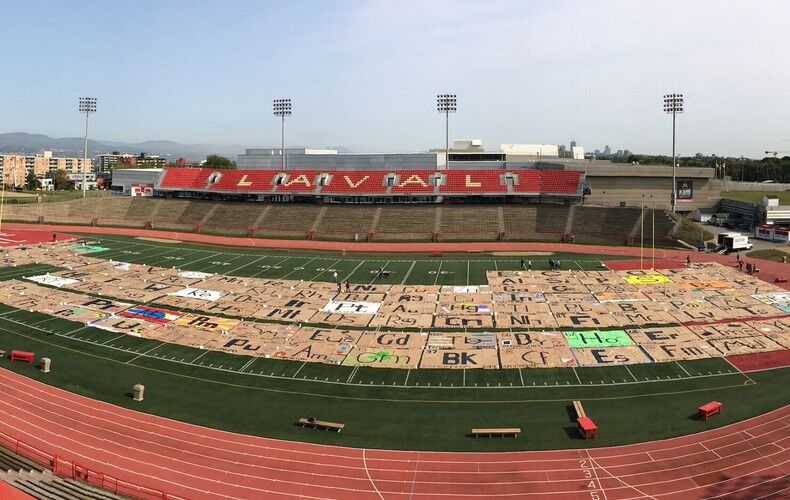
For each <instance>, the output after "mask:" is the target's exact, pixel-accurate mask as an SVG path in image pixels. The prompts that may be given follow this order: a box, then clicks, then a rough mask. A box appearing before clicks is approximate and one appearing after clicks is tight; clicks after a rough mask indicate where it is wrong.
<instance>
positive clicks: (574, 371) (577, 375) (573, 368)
mask: <svg viewBox="0 0 790 500" xmlns="http://www.w3.org/2000/svg"><path fill="white" fill-rule="evenodd" d="M571 369H572V370H573V374H574V375H576V381H577V382H579V385H582V380H581V379H580V378H579V374H578V373H576V367H575V366H571Z"/></svg>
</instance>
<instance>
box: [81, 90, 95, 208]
mask: <svg viewBox="0 0 790 500" xmlns="http://www.w3.org/2000/svg"><path fill="white" fill-rule="evenodd" d="M95 112H96V98H95V97H80V113H85V147H84V148H83V150H82V197H83V198H85V197H86V196H87V193H88V191H87V189H88V116H90V114H91V113H95Z"/></svg>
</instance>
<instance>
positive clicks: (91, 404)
mask: <svg viewBox="0 0 790 500" xmlns="http://www.w3.org/2000/svg"><path fill="white" fill-rule="evenodd" d="M455 149H457V148H454V150H455ZM505 149H507V150H509V151H510V153H508V154H504V153H503V154H501V155H491V154H485V153H482V152H456V153H452V154H450V155H449V160H450V161H449V162H448V161H447V159H448V158H447V156H446V155H443V154H442V153H429V154H415V155H395V154H393V155H338V154H335V153H331V152H326V151H318V152H310V151H307V150H301V151H290V150H288V151H287V153H288V154H287V165H286V158H283V157H282V156H280V155H277V154H274V150H248V151H247V153H246V154H245V155H241V156H240V157H239V161H238V163H239V168H237V169H229V170H223V169H212V168H179V167H172V168H166V169H163V170H145V169H142V170H136V171H135V170H119V171H117V172H116V175H115V176H114V178H113V186H114V189H117V190H118V191H119V193H118V194H121V196H108V195H105V196H90V197H85V198H79V199H74V200H69V201H61V202H54V203H32V204H5V206H4V212H3V215H2V219H3V226H2V229H3V237H4V242H5V246H4V252H3V268H2V270H0V272H2V278H3V279H2V282H0V325H1V326H0V343H2V348H3V350H4V351H6V353H4V359H3V360H2V363H3V365H4V366H3V368H5V370H3V371H2V376H3V379H4V381H3V382H4V386H5V387H6V397H5V398H4V401H3V403H2V404H3V405H4V408H3V410H4V413H5V415H6V416H5V417H4V419H3V423H4V427H3V430H2V433H0V437H1V438H2V444H3V445H4V446H5V447H6V449H5V450H4V457H5V458H4V460H5V461H6V463H8V464H9V472H8V473H7V474H6V475H5V476H4V477H3V479H4V480H5V481H6V482H7V483H8V484H10V485H12V486H14V487H15V488H17V489H15V490H14V491H19V490H22V491H24V492H26V493H27V494H28V495H31V496H33V497H34V498H71V497H75V496H79V495H82V496H83V497H86V498H88V497H90V498H117V497H118V496H117V495H121V496H128V497H133V498H146V499H147V498H169V499H182V498H183V499H186V498H294V497H301V498H338V499H340V498H405V497H409V498H482V497H486V498H488V497H501V498H544V497H545V496H546V495H551V496H556V497H558V498H573V499H575V498H579V499H585V500H586V499H593V500H595V499H600V498H609V499H613V498H724V497H726V498H781V497H782V496H783V495H786V494H787V492H788V488H790V479H789V478H790V476H788V474H787V472H786V468H787V466H788V465H787V464H788V460H790V451H788V438H787V428H788V426H789V425H790V412H789V411H788V405H787V390H786V384H787V378H788V376H789V375H790V367H788V365H789V364H790V356H789V355H788V353H789V352H790V351H788V349H790V298H788V295H787V289H788V285H787V277H788V273H787V271H786V269H785V267H784V265H783V264H782V263H781V262H778V261H772V260H767V259H758V258H755V257H752V256H750V255H748V254H744V255H743V260H748V261H749V263H750V264H753V265H754V268H755V269H757V272H755V273H745V272H743V271H742V270H740V269H739V268H738V264H739V262H740V261H741V256H740V255H738V256H737V257H736V256H734V255H724V254H718V253H705V252H697V248H698V247H701V246H703V245H704V242H705V240H706V239H709V236H708V237H706V236H705V234H704V230H703V228H701V227H699V226H697V225H695V224H693V223H691V222H689V220H688V219H687V218H685V217H681V216H680V214H678V213H673V212H672V210H671V208H672V192H673V184H672V179H673V178H675V172H673V169H672V168H671V167H666V166H640V165H617V166H615V165H613V164H610V163H608V162H595V161H589V160H573V159H559V158H554V159H552V158H544V157H543V153H541V154H540V157H539V158H535V157H534V156H535V155H534V154H531V153H528V154H522V155H521V156H519V155H517V154H513V153H512V152H513V151H514V150H518V148H514V147H510V148H503V150H505ZM522 149H525V148H522ZM484 155H485V156H484ZM679 170H680V171H681V173H682V175H681V176H678V177H677V179H676V182H677V184H676V185H675V186H674V187H675V189H676V191H677V193H678V198H677V202H678V203H677V211H678V212H680V211H682V212H684V213H685V214H688V213H690V212H692V211H694V210H698V209H700V208H709V207H710V206H711V200H718V198H720V197H721V189H722V187H721V181H720V180H719V179H717V178H716V175H715V172H714V171H713V169H697V168H695V169H679ZM123 194H125V195H123ZM681 196H682V197H681ZM77 488H82V489H81V490H79V491H81V493H76V491H78V490H77ZM97 488H99V489H97ZM69 492H70V493H69ZM4 494H5V492H4ZM8 494H9V495H10V494H11V493H8ZM102 495H103V496H102Z"/></svg>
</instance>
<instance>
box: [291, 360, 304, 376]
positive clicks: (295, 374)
mask: <svg viewBox="0 0 790 500" xmlns="http://www.w3.org/2000/svg"><path fill="white" fill-rule="evenodd" d="M306 364H307V361H305V362H304V363H302V366H300V367H299V369H298V370H296V373H294V374H293V375H291V378H296V376H297V375H299V372H300V371H302V368H304V365H306Z"/></svg>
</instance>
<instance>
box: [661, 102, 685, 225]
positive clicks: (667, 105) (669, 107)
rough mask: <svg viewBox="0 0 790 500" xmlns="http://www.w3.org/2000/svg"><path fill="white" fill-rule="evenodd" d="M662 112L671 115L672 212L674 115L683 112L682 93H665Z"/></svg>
mask: <svg viewBox="0 0 790 500" xmlns="http://www.w3.org/2000/svg"><path fill="white" fill-rule="evenodd" d="M664 112H665V113H669V114H671V115H672V213H673V214H674V213H675V204H676V203H677V181H676V180H675V169H676V168H677V162H676V161H675V115H677V114H678V113H682V112H683V94H666V95H665V96H664Z"/></svg>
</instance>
